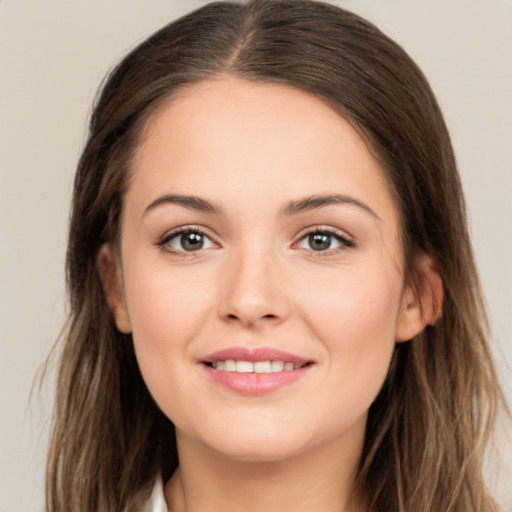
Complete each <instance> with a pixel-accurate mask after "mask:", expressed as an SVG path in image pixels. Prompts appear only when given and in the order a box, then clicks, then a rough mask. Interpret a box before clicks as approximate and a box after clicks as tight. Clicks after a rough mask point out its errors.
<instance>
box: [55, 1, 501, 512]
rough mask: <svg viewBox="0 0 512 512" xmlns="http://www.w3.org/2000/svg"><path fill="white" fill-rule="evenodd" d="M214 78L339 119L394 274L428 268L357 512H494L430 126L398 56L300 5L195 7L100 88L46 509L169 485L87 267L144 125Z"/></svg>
mask: <svg viewBox="0 0 512 512" xmlns="http://www.w3.org/2000/svg"><path fill="white" fill-rule="evenodd" d="M222 74H228V75H232V76H236V77H240V78H243V79H246V80H250V81H254V82H271V83H280V84H286V85H288V86H293V87H296V88H298V89H301V90H303V91H306V92H308V93H310V94H313V95H315V96H317V97H318V98H321V99H322V100H324V101H326V102H327V103H328V104H329V105H330V106H331V107H332V108H334V109H335V110H336V111H338V112H339V113H340V114H341V115H342V116H344V117H345V118H346V119H348V120H349V121H350V122H351V123H353V125H354V126H355V127H356V128H357V129H358V130H360V132H361V133H362V134H363V135H364V137H365V138H366V140H367V141H368V144H369V146H370V147H371V148H372V150H373V152H374V153H375V155H376V157H377V158H378V159H379V161H380V162H381V164H382V168H383V169H384V171H385V172H386V175H387V177H388V181H389V183H390V187H391V189H392V191H393V193H394V195H395V197H396V201H397V204H398V206H399V209H400V212H401V219H402V227H403V229H402V231H403V233H402V238H403V241H404V250H405V258H406V262H407V265H408V273H407V278H408V279H414V268H413V263H412V262H413V261H414V257H415V255H417V254H420V253H426V254H428V255H430V256H431V257H432V258H433V260H434V261H435V263H436V265H437V268H438V269H439V272H440V275H441V278H442V281H443V286H444V304H443V310H442V316H441V318H440V320H439V321H438V322H437V323H436V325H434V326H429V327H427V328H426V330H425V331H424V332H423V333H421V334H420V335H419V336H417V337H416V338H415V339H413V340H411V341H409V342H407V343H401V344H400V345H397V349H396V353H395V357H394V360H393V364H392V367H391V369H390V374H389V377H388V379H387V381H386V383H385V385H384V387H383V389H382V390H381V392H380V394H379V396H378V397H377V399H376V400H375V402H374V403H373V404H372V406H371V409H370V413H369V419H368V425H367V431H366V441H365V446H364V452H363V456H362V460H361V467H360V472H359V478H358V485H359V486H360V488H361V489H362V490H363V491H364V493H365V495H366V496H367V498H368V500H369V504H370V508H371V510H372V511H375V512H380V511H382V512H383V511H386V512H389V511H400V512H405V511H407V512H427V511H428V512H430V511H432V510H436V511H453V512H476V511H478V512H490V511H494V510H497V506H496V505H495V504H494V502H493V500H492V499H491V497H490V496H489V495H488V493H487V490H486V487H485V484H484V481H483V477H482V471H481V466H482V457H483V452H484V447H485V444H486V441H487V438H488V436H489V434H490V431H491V428H492V425H493V423H494V419H495V414H496V407H497V404H498V402H499V400H500V399H501V392H500V389H499V386H498V383H497V380H496V376H495V372H494V368H493V364H492V361H491V357H490V354H489V347H488V344H487V340H486V338H487V333H486V318H485V311H484V308H483V304H482V295H481V290H480V285H479V282H478V277H477V274H476V270H475V265H474V260H473V255H472V250H471V245H470V241H469V237H468V232H467V225H466V212H465V206H464V200H463V194H462V190H461V185H460V181H459V176H458V173H457V169H456V163H455V158H454V155H453V151H452V147H451V143H450V139H449V135H448V132H447V129H446V127H445V124H444V121H443V118H442V115H441V113H440V110H439V107H438V105H437V102H436V100H435V98H434V96H433V93H432V91H431V89H430V87H429V85H428V83H427V81H426V80H425V78H424V76H423V74H422V73H421V71H420V70H419V69H418V67H417V66H416V65H415V64H414V62H413V61H412V60H411V59H410V58H409V57H408V56H407V55H406V53H405V52H404V51H403V50H402V49H401V48H400V46H398V45H397V44H396V43H394V42H393V41H391V40H390V39H389V38H387V37H386V36H385V35H383V34H382V33H381V32H380V31H379V30H378V29H377V28H375V27H374V26H373V25H372V24H370V23H368V22H367V21H365V20H363V19H361V18H360V17H358V16H356V15H354V14H351V13H349V12H347V11H344V10H342V9H339V8H337V7H334V6H332V5H329V4H326V3H322V2H316V1H313V0H253V1H250V2H248V3H244V4H239V3H231V2H216V3H212V4H208V5H206V6H204V7H202V8H200V9H198V10H197V11H195V12H193V13H191V14H189V15H187V16H185V17H183V18H181V19H179V20H178V21H175V22H173V23H171V24H169V25H167V26H166V27H164V28H163V29H161V30H160V31H159V32H157V33H156V34H154V35H153V36H151V37H150V38H149V39H148V40H147V41H145V42H143V43H142V44H141V45H139V46H138V47H137V48H136V49H134V50H133V51H132V52H131V53H130V54H129V55H128V56H126V57H125V58H124V59H123V60H122V62H121V63H120V64H119V65H118V66H117V67H116V68H115V69H114V70H113V71H112V73H111V74H110V76H109V77H108V80H107V81H106V82H105V84H104V85H103V88H102V90H101V94H100V95H99V97H98V99H97V101H96V104H95V106H94V111H93V114H92V117H91V121H90V130H89V136H88V141H87V144H86V146H85V149H84V151H83V154H82V157H81V159H80V162H79V165H78V170H77V174H76V180H75V186H74V198H73V209H72V216H71V223H70V232H69V245H68V253H67V267H66V268H67V284H68V291H69V301H70V315H69V319H68V324H67V329H66V332H65V335H64V336H63V338H62V352H61V359H60V367H59V375H58V384H57V399H56V408H55V417H54V431H53V437H52V443H51V449H50V455H49V461H48V471H47V507H48V510H49V511H51V512H57V511H58V512H63V511H71V510H72V511H74V512H80V511H82V512H92V511H100V510H101V511H107V510H108V511H114V510H135V507H136V506H137V499H138V497H139V498H140V497H141V496H147V494H148V492H149V491H150V488H151V485H152V483H153V481H154V480H155V478H156V477H157V475H159V474H162V475H163V477H164V479H165V478H168V477H169V476H170V475H171V474H172V472H173V471H174V470H175V469H176V467H177V465H178V459H177V454H176V446H175V440H174V429H173V425H172V423H171V422H170V421H169V420H168V419H167V418H166V417H165V416H164V415H163V413H162V412H161V411H160V410H159V409H158V407H157V406H156V405H155V403H154V402H153V400H152V398H151V397H150V395H149V392H148V390H147V389H146V386H145V384H144V382H143V380H142V378H141V375H140V373H139V370H138V367H137V362H136V359H135V355H134V350H133V344H132V340H131V336H130V335H124V334H121V333H120V332H119V331H117V329H116V328H115V324H114V322H113V319H112V316H111V314H110V312H109V310H108V307H107V305H106V301H105V298H104V295H103V292H102V288H101V284H100V280H99V276H98V272H97V264H96V260H97V255H98V250H99V248H100V247H101V245H102V244H104V243H105V242H113V241H115V240H116V237H118V227H119V215H120V211H121V209H122V203H123V194H124V192H125V190H126V189H127V187H128V186H129V173H130V162H131V159H132V156H133V155H134V152H135V151H136V149H137V144H138V140H139V138H140V134H141V131H142V129H143V127H144V125H145V123H146V121H147V120H148V118H149V117H150V116H151V115H152V113H154V112H155V111H156V110H157V109H158V108H159V106H160V105H161V104H162V103H163V102H165V101H166V100H168V98H169V97H170V96H172V95H174V94H175V93H176V92H177V91H178V90H179V89H181V88H183V87H186V86H187V85H190V84H193V83H197V82H199V81H201V80H205V79H208V78H213V77H216V76H219V75H222Z"/></svg>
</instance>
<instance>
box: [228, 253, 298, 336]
mask: <svg viewBox="0 0 512 512" xmlns="http://www.w3.org/2000/svg"><path fill="white" fill-rule="evenodd" d="M234 259H235V258H234ZM226 274H227V275H226ZM226 274H225V280H224V283H223V285H222V290H223V291H222V296H221V299H220V301H219V316H220V317H221V318H222V319H223V320H224V321H227V322H232V323H239V324H241V325H242V326H244V327H249V328H257V327H258V326H263V325H276V324H279V323H281V322H283V321H284V320H285V319H286V318H287V316H288V315H289V311H290V303H289V300H288V295H287V293H286V289H285V288H286V287H285V286H284V282H283V279H282V275H281V272H280V269H279V264H278V263H277V261H276V258H273V257H272V255H270V254H269V253H267V254H265V253H264V252H263V251H262V252H258V253H257V254H255V253H253V254H250V255H248V256H247V255H240V256H239V257H237V258H236V261H233V260H232V261H230V262H229V269H228V272H227V273H226Z"/></svg>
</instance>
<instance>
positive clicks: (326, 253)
mask: <svg viewBox="0 0 512 512" xmlns="http://www.w3.org/2000/svg"><path fill="white" fill-rule="evenodd" d="M185 234H197V235H200V236H202V237H204V238H206V239H208V240H209V241H210V242H211V243H212V244H216V242H214V241H213V240H212V239H211V237H210V236H208V235H207V234H206V233H205V232H204V231H203V230H202V229H201V228H199V227H197V226H181V227H179V228H177V229H175V230H173V231H171V232H170V233H167V234H165V235H164V236H163V237H162V238H161V239H160V240H158V242H157V243H156V245H157V246H158V247H160V248H162V249H163V250H165V251H167V252H170V253H172V254H173V255H178V256H183V257H194V256H198V255H199V254H196V253H200V252H202V251H201V249H202V247H201V248H200V249H198V250H197V251H187V250H184V249H183V250H176V249H173V248H171V247H170V246H169V245H168V244H169V242H170V241H171V240H173V239H174V238H177V237H179V236H181V235H185ZM314 235H325V236H328V237H330V238H334V239H335V240H336V241H337V242H339V243H340V246H339V247H336V248H334V249H331V248H327V249H325V250H320V251H315V250H314V249H304V250H305V251H307V252H309V253H310V254H314V255H315V257H321V258H328V257H332V256H334V255H337V254H339V253H340V252H343V251H346V250H347V249H352V248H354V247H357V244H356V243H355V242H354V241H353V240H351V239H350V238H348V237H347V236H346V235H344V234H341V233H340V232H339V231H336V230H333V229H330V228H322V227H321V226H317V227H315V228H314V229H312V230H310V231H307V232H305V233H303V234H302V235H301V236H300V238H299V239H298V240H297V241H296V242H294V243H293V244H292V247H297V246H298V245H299V244H300V243H301V242H302V241H304V240H306V239H307V238H308V237H311V236H314Z"/></svg>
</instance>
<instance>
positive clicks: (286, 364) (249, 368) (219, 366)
mask: <svg viewBox="0 0 512 512" xmlns="http://www.w3.org/2000/svg"><path fill="white" fill-rule="evenodd" d="M306 364H307V363H306ZM211 366H212V368H215V369H216V370H223V371H225V372H237V373H278V372H283V371H291V370H298V369H299V368H302V367H303V366H305V365H303V364H300V363H295V364H294V363H292V362H291V361H254V362H253V361H234V360H233V359H228V360H227V361H216V362H213V363H211Z"/></svg>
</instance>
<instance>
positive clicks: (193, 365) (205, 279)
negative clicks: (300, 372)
mask: <svg viewBox="0 0 512 512" xmlns="http://www.w3.org/2000/svg"><path fill="white" fill-rule="evenodd" d="M132 170H133V176H132V181H131V185H130V187H129V190H128V191H127V193H126V197H125V198H124V205H123V212H122V219H121V243H120V256H119V257H116V255H115V254H116V253H115V252H114V251H113V250H112V249H111V248H110V247H109V246H108V245H107V246H104V247H103V248H102V250H101V252H100V255H99V260H98V261H99V266H100V271H101V275H102V280H103V284H104V288H105V290H106V292H107V297H108V302H109V306H110V308H111V310H112V312H113V314H114V317H115V320H116V324H117V327H118V329H119V330H121V331H123V332H132V333H133V340H134V344H135V350H136V354H137V359H138V363H139V366H140V369H141V372H142V375H143V377H144V379H145V382H146V384H147V386H148V389H149V390H150V392H151V394H152V396H153V397H154V399H155V401H156V402H157V404H158V405H159V407H160V408H161V409H162V410H163V412H164V413H165V414H166V415H167V416H168V417H169V418H170V419H171V420H172V421H173V422H174V424H175V425H176V431H177V443H178V450H179V455H180V469H179V470H178V471H177V473H176V474H175V475H174V477H173V478H172V479H171V480H170V481H169V482H167V484H166V486H165V495H166V500H167V504H168V507H169V509H170V510H173V511H176V512H177V511H184V510H187V511H194V512H197V511H212V510H215V511H216V510H219V511H220V510H222V511H230V510H246V511H251V510H265V511H267V512H268V511H273V510H280V511H282V510H289V511H293V510H297V511H299V510H300V511H318V510H322V511H324V512H329V511H331V510H332V511H335V510H336V511H338V512H339V511H340V510H346V511H355V510H364V509H365V508H364V497H361V496H355V495H352V497H351V488H352V485H353V482H354V479H355V476H356V471H357V466H358V463H359V459H360V456H361V450H362V446H363V438H364V432H365V424H366V419H367V414H368V409H369V407H370V405H371V403H372V402H373V400H374V399H375V397H376V395H377V394H378V392H379V390H380V388H381V386H382V384H383V382H384V380H385V378H386V375H387V372H388V368H389V364H390V361H391V358H392V354H393V349H394V346H395V343H396V342H400V341H404V340H409V339H411V338H412V337H413V336H415V335H416V334H417V333H419V332H420V331H421V330H422V329H423V328H424V326H425V325H426V323H428V322H429V320H432V318H431V317H432V315H434V312H433V311H434V309H435V308H434V307H433V305H432V304H433V301H432V296H433V295H436V294H437V297H438V298H439V293H440V292H439V286H438V284H437V283H438V278H437V277H436V274H435V272H434V271H433V270H432V266H431V265H430V261H429V260H428V259H426V258H425V259H424V260H421V261H420V260H419V261H418V269H419V272H420V273H421V275H422V276H423V282H424V283H426V284H425V285H424V286H420V287H418V288H417V289H412V288H410V287H409V286H407V285H406V284H405V283H404V280H403V267H404V262H403V256H402V250H401V247H400V241H399V239H400V236H399V234H400V222H399V214H398V210H397V207H396V205H395V203H394V201H393V198H392V195H391V193H390V191H389V189H388V186H387V184H386V180H385V177H384V174H383V171H382V169H381V168H380V167H379V164H378V163H377V161H376V160H375V159H374V157H373V156H372V154H371V152H370V151H369V149H368V148H367V146H366V144H365V142H364V141H363V139H362V138H361V137H360V136H359V135H358V133H357V132H356V131H355V130H354V129H353V128H352V126H351V125H350V124H349V123H348V122H347V121H346V120H345V119H343V118H342V117H340V116H339V115H338V114H337V113H336V112H334V111H333V110H332V109H331V108H329V107H328V106H326V105H325V104H324V103H322V102H321V101H320V100H318V99H317V98H315V97H312V96H310V95H308V94H306V93H304V92H301V91H298V90H295V89H292V88H288V87H285V86H281V85H271V84H254V83H249V82H246V81H242V80H239V79H235V78H230V77H219V78H218V79H216V80H211V81H206V82H202V83H199V84H196V85H193V86H190V87H188V88H187V89H185V90H184V91H182V92H181V93H180V94H179V95H178V96H177V97H174V98H173V99H171V100H170V101H169V102H168V103H167V104H166V105H165V106H164V107H162V108H161V109H160V110H159V111H158V112H157V113H156V114H155V115H154V116H153V117H152V119H151V120H150V122H149V124H148V125H147V127H146V129H145V132H144V135H143V137H142V140H141V143H140V147H139V150H138V152H137V155H136V158H135V161H134V162H133V169H132ZM168 194H173V195H178V194H179V195H183V196H194V197H199V198H201V199H203V200H205V201H208V202H209V203H211V204H213V205H215V207H216V209H217V210H219V211H216V212H209V211H198V210H196V209H194V208H191V207H190V205H188V206H187V205H185V206H184V205H183V204H176V203H173V202H169V201H163V200H162V199H161V198H162V197H163V196H165V195H168ZM332 194H338V195H342V196H343V197H344V198H345V199H347V198H349V199H350V200H349V202H341V203H336V204H326V205H322V206H318V205H317V207H316V208H314V209H308V210H304V209H303V210H301V211H298V212H297V211H294V212H290V211H288V212H284V211H283V210H284V209H286V208H287V207H288V210H290V208H289V206H290V204H296V203H297V202H298V201H300V200H302V199H304V198H307V197H311V196H315V197H316V196H324V195H332ZM155 201H156V202H157V203H158V204H155ZM159 201H160V202H159ZM294 202H295V203H294ZM150 205H152V206H150ZM148 207H149V208H148ZM191 226H192V227H194V229H196V230H197V229H199V230H201V232H202V233H204V234H205V235H206V237H207V238H203V241H204V246H203V248H202V249H200V250H197V251H188V252H187V251H185V250H184V249H183V247H182V245H180V244H181V242H182V239H181V238H180V236H179V235H176V236H174V238H170V236H171V235H173V234H174V233H175V231H174V230H176V229H177V228H183V227H185V228H190V227H191ZM318 229H320V230H323V231H325V230H328V231H331V232H334V233H335V235H331V238H330V241H331V246H330V248H328V249H327V250H315V249H318V247H317V246H314V247H313V246H312V245H311V240H310V239H309V238H308V235H309V234H310V233H311V232H314V231H315V230H318ZM328 236H329V235H328ZM336 237H341V238H340V239H338V238H336ZM347 240H348V242H347ZM432 290H434V292H435V293H434V294H433V293H432ZM420 305H421V306H422V307H420ZM429 315H430V316H429ZM233 346H244V347H262V346H265V347H276V348H279V349H281V350H285V351H288V352H292V353H294V354H297V355H299V356H301V357H304V358H306V359H308V360H312V361H314V365H313V366H312V367H311V368H310V369H309V371H308V372H307V373H306V374H305V376H304V377H303V378H302V379H300V380H298V381H297V382H295V383H293V384H291V385H289V386H287V387H284V388H282V389H279V390H277V391H275V392H272V393H270V394H264V395H261V396H244V395H243V394H240V393H236V392H234V391H232V390H230V389H226V388H223V387H221V386H219V385H218V384H216V383H214V382H212V381H211V379H210V378H209V377H208V376H207V374H206V373H205V371H204V367H203V365H202V364H201V362H200V361H201V359H202V358H204V357H205V356H206V355H208V354H210V353H212V352H214V351H218V350H221V349H225V348H228V347H233Z"/></svg>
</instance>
